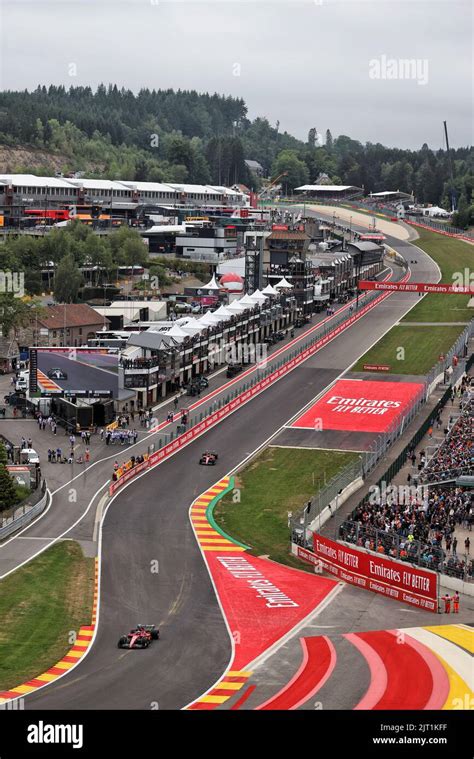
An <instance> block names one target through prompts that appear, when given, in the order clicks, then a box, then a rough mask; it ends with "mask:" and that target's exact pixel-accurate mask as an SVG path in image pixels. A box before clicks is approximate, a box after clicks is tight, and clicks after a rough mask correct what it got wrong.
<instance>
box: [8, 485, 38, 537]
mask: <svg viewBox="0 0 474 759" xmlns="http://www.w3.org/2000/svg"><path fill="white" fill-rule="evenodd" d="M37 492H39V493H41V497H40V499H39V500H38V501H37V502H36V503H35V504H34V505H33V506H31V508H29V509H28V511H26V508H27V506H26V505H25V506H23V507H21V506H20V507H19V508H18V509H17V511H19V510H22V511H23V513H22V514H21V516H19V517H16V518H13V519H11V520H10V521H7V523H6V524H4V526H3V527H0V541H2V540H5V538H8V537H9V536H10V535H12V534H13V533H14V532H17V530H20V529H21V528H22V527H25V526H26V525H27V524H29V523H30V522H32V521H33V519H35V517H37V516H39V514H41V512H42V511H43V510H44V508H45V506H46V502H47V500H48V493H47V488H46V481H45V480H43V483H42V486H41V488H38V491H37Z"/></svg>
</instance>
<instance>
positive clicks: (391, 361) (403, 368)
mask: <svg viewBox="0 0 474 759" xmlns="http://www.w3.org/2000/svg"><path fill="white" fill-rule="evenodd" d="M461 329H462V328H461V327H459V326H457V327H456V326H453V327H428V326H426V327H421V326H418V327H412V326H410V325H409V324H407V325H406V326H405V325H403V326H402V325H400V326H396V327H392V329H391V330H390V332H387V334H386V335H385V336H384V337H382V339H381V340H379V341H378V343H376V345H374V347H373V348H371V349H370V350H369V351H368V352H367V353H366V354H365V355H364V356H362V358H360V359H359V361H358V362H357V363H356V364H355V365H354V366H353V367H352V369H351V371H353V372H363V371H364V364H387V365H388V366H390V373H391V374H427V373H428V372H429V371H430V370H431V369H432V368H433V366H434V365H435V364H436V363H437V362H438V360H439V356H440V355H441V354H443V353H447V352H448V350H449V349H450V348H451V347H452V345H453V344H454V343H455V342H456V339H457V337H458V335H459V333H460V332H461ZM400 348H403V349H404V351H405V353H404V356H403V358H400V359H399V358H398V356H399V355H401V354H400Z"/></svg>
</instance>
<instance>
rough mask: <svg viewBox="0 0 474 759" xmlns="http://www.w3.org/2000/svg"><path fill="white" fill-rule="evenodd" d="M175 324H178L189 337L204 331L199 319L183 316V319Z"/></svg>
mask: <svg viewBox="0 0 474 759" xmlns="http://www.w3.org/2000/svg"><path fill="white" fill-rule="evenodd" d="M175 323H176V324H178V325H179V328H180V329H181V330H183V331H184V332H186V334H188V335H197V333H198V332H202V331H203V329H204V325H203V324H200V323H199V322H198V320H197V319H193V318H190V317H188V316H183V317H182V318H181V319H177V320H176V322H175Z"/></svg>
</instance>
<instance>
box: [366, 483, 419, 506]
mask: <svg viewBox="0 0 474 759" xmlns="http://www.w3.org/2000/svg"><path fill="white" fill-rule="evenodd" d="M428 496H429V488H428V486H427V485H387V483H386V482H382V483H381V485H371V486H370V488H369V503H370V504H371V505H372V506H374V505H376V506H379V505H380V504H385V503H388V504H395V505H397V504H400V505H406V506H408V505H409V504H411V503H419V504H424V503H426V502H427V500H428Z"/></svg>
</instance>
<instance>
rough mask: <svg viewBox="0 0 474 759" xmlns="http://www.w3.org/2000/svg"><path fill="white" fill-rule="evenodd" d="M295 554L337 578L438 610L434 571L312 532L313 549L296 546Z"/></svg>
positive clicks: (430, 609) (434, 610) (399, 599)
mask: <svg viewBox="0 0 474 759" xmlns="http://www.w3.org/2000/svg"><path fill="white" fill-rule="evenodd" d="M297 548H298V549H300V550H298V556H299V557H300V558H302V559H304V560H305V561H310V562H311V563H313V564H315V565H318V564H319V565H320V566H322V567H323V568H324V569H325V570H326V571H327V572H330V573H331V574H333V575H335V576H336V577H338V578H339V579H340V580H343V581H344V582H347V583H349V584H350V585H356V586H357V587H358V588H364V589H365V590H371V591H372V592H373V593H379V594H381V595H383V596H386V597H387V598H393V599H394V600H395V601H402V602H403V603H408V604H410V605H411V606H416V607H418V608H419V609H424V610H426V611H432V612H436V611H437V606H438V604H437V598H438V587H437V574H436V572H431V571H429V570H427V569H420V568H419V567H415V566H413V565H412V564H408V563H405V562H401V561H395V560H394V559H390V558H387V557H385V556H380V555H378V554H375V553H372V552H368V551H367V552H366V551H363V550H362V549H358V548H352V547H349V546H347V545H346V544H344V543H337V542H335V541H334V540H330V539H329V538H326V537H324V536H322V535H318V534H317V533H314V534H313V551H308V550H307V549H304V548H301V547H300V546H297Z"/></svg>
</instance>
